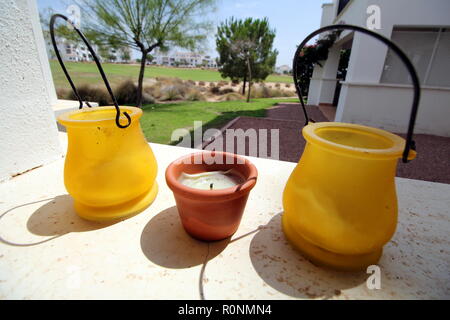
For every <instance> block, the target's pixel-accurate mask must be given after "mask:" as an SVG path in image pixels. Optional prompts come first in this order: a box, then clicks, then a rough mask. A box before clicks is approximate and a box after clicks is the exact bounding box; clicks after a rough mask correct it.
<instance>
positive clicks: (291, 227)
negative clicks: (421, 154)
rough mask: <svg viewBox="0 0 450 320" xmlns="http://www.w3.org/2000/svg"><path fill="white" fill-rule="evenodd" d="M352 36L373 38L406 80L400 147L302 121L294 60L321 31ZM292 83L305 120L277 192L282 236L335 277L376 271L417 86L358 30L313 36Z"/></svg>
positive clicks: (383, 134) (407, 155)
mask: <svg viewBox="0 0 450 320" xmlns="http://www.w3.org/2000/svg"><path fill="white" fill-rule="evenodd" d="M333 29H338V30H354V31H360V32H363V33H365V34H369V35H372V36H374V37H375V38H377V39H379V40H381V41H382V42H384V43H386V44H388V45H389V47H391V49H393V51H394V52H396V53H397V54H399V56H400V58H401V60H402V61H403V62H404V63H405V64H406V66H407V68H408V70H409V71H410V73H411V78H412V80H413V83H414V88H415V91H414V92H415V95H414V102H413V108H412V113H411V119H410V126H409V129H408V135H407V137H408V138H407V142H406V143H405V140H404V139H403V138H401V137H399V136H397V135H395V134H392V133H389V132H387V131H384V130H381V129H376V128H371V127H367V126H362V125H357V124H348V123H338V122H325V123H312V122H310V121H308V116H307V111H306V108H305V105H304V102H303V98H302V95H301V88H300V86H299V84H298V81H297V74H296V72H297V69H298V68H297V67H298V66H297V63H298V62H297V57H299V55H300V51H301V49H302V48H303V47H304V45H305V44H306V43H307V42H308V41H309V40H310V39H311V38H312V37H314V36H316V35H317V34H319V33H321V32H325V31H329V30H333ZM294 82H295V85H296V88H297V93H298V94H299V97H300V101H301V104H302V107H303V111H304V113H305V117H306V119H307V120H306V126H305V127H304V128H303V131H302V132H303V136H304V138H305V140H306V142H307V143H306V146H305V149H304V151H303V154H302V157H301V159H300V161H299V163H298V165H297V166H296V168H295V169H294V171H293V172H292V174H291V176H290V178H289V180H288V182H287V184H286V187H285V190H284V193H283V207H284V214H283V217H282V227H283V231H284V233H285V235H286V237H287V238H288V240H289V241H290V242H291V243H292V244H293V245H294V246H295V247H296V248H298V249H299V250H300V251H301V252H302V253H303V254H304V255H305V256H306V257H308V258H309V259H310V260H311V261H312V262H313V263H315V264H317V265H321V266H327V267H331V268H334V269H339V270H365V269H366V268H367V266H369V265H373V264H376V263H377V261H378V260H379V258H380V256H381V254H382V249H383V246H384V245H385V244H386V243H387V242H388V241H389V240H390V239H391V237H392V235H393V234H394V232H395V229H396V225H397V196H396V189H395V173H396V168H397V162H398V159H399V158H403V161H404V162H407V161H409V160H411V159H413V158H414V157H415V155H416V153H415V151H413V150H411V149H412V148H413V147H414V144H413V141H412V133H413V129H414V122H415V117H416V113H417V108H418V103H419V97H420V86H419V82H418V78H417V74H416V72H415V70H414V67H413V66H412V64H411V62H410V61H409V60H408V58H407V57H406V55H405V54H404V53H403V52H402V51H401V50H400V49H399V48H398V47H397V46H396V45H395V44H393V43H392V42H391V41H390V40H388V39H386V38H384V37H382V36H380V35H378V34H376V33H374V32H372V31H369V30H366V29H363V28H360V27H357V26H349V25H334V26H328V27H324V28H321V29H318V30H317V31H315V32H313V33H312V34H311V35H310V36H308V37H307V38H306V39H305V40H304V41H303V43H302V44H301V45H300V46H299V48H298V50H297V53H296V58H295V59H294Z"/></svg>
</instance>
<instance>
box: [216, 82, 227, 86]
mask: <svg viewBox="0 0 450 320" xmlns="http://www.w3.org/2000/svg"><path fill="white" fill-rule="evenodd" d="M226 85H228V82H227V81H219V83H218V84H217V86H219V87H223V86H226Z"/></svg>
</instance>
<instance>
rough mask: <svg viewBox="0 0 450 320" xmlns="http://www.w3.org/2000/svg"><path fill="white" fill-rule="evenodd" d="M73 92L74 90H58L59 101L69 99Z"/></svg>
mask: <svg viewBox="0 0 450 320" xmlns="http://www.w3.org/2000/svg"><path fill="white" fill-rule="evenodd" d="M71 92H72V90H70V89H67V88H57V89H56V96H57V97H58V99H69V97H70V93H71Z"/></svg>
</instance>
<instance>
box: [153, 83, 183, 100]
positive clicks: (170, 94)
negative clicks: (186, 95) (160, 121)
mask: <svg viewBox="0 0 450 320" xmlns="http://www.w3.org/2000/svg"><path fill="white" fill-rule="evenodd" d="M182 99H183V92H181V90H180V88H179V86H176V85H169V86H166V87H163V88H162V89H161V97H160V98H159V100H161V101H174V100H182Z"/></svg>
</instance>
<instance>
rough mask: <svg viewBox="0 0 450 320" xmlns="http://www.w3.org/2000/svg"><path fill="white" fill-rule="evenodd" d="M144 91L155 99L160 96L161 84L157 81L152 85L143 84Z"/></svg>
mask: <svg viewBox="0 0 450 320" xmlns="http://www.w3.org/2000/svg"><path fill="white" fill-rule="evenodd" d="M144 92H145V93H146V94H148V95H150V96H152V97H154V98H155V99H159V98H161V95H162V93H161V85H160V84H159V83H156V84H154V85H152V86H145V87H144Z"/></svg>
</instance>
